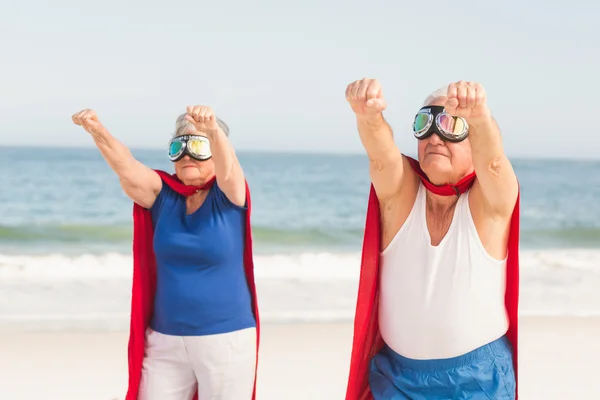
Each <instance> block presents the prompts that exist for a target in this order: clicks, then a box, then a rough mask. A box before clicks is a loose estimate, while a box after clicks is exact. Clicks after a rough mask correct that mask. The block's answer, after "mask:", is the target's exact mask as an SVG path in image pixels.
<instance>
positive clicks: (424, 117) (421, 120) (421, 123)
mask: <svg viewBox="0 0 600 400" xmlns="http://www.w3.org/2000/svg"><path fill="white" fill-rule="evenodd" d="M429 118H430V116H429V114H422V113H419V114H417V116H416V117H415V126H414V130H415V132H419V131H422V130H423V129H426V128H427V125H428V124H429Z"/></svg>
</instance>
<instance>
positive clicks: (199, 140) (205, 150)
mask: <svg viewBox="0 0 600 400" xmlns="http://www.w3.org/2000/svg"><path fill="white" fill-rule="evenodd" d="M186 154H187V155H188V156H190V157H191V158H193V159H194V160H198V161H206V160H208V159H209V158H211V157H212V153H211V152H210V142H209V140H208V138H207V137H205V136H200V135H182V136H177V137H174V138H173V139H171V141H170V142H169V160H171V161H172V162H175V161H179V160H181V159H182V158H183V157H184V156H185V155H186Z"/></svg>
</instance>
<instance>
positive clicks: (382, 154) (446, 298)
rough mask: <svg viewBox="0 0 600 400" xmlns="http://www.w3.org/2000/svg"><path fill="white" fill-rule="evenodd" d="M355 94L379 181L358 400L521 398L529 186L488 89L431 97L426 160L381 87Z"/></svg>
mask: <svg viewBox="0 0 600 400" xmlns="http://www.w3.org/2000/svg"><path fill="white" fill-rule="evenodd" d="M346 99H347V101H348V102H349V103H350V106H351V108H352V111H354V113H355V114H356V119H357V124H358V131H359V133H360V138H361V141H362V143H363V146H364V147H365V150H366V152H367V155H368V157H369V160H370V175H371V181H372V185H371V195H370V198H369V207H368V211H367V221H366V227H365V238H364V244H363V255H362V265H361V276H360V283H359V292H358V300H357V308H356V316H355V322H354V343H353V349H352V360H351V367H350V376H349V381H348V388H347V394H346V399H347V400H359V399H360V400H363V399H375V400H380V399H381V400H383V399H394V400H400V399H402V400H404V399H411V400H425V399H427V400H441V399H470V400H479V399H481V400H484V399H485V400H489V399H494V400H502V399H507V400H508V399H510V400H513V399H516V398H517V379H516V377H517V309H518V279H519V278H518V240H519V235H518V230H519V185H518V182H517V178H516V176H515V173H514V171H513V168H512V166H511V164H510V162H509V161H508V159H507V158H506V155H505V154H504V151H503V148H502V141H501V136H500V132H499V129H498V126H497V124H496V123H495V120H494V119H493V118H492V115H491V112H490V109H489V108H488V105H487V103H486V94H485V91H484V89H483V87H482V86H481V85H480V84H477V83H472V82H463V81H460V82H457V83H452V84H450V85H448V86H447V87H444V88H442V89H439V90H437V91H435V92H433V93H432V94H431V95H429V96H428V97H427V99H426V100H425V103H424V104H423V107H422V108H421V109H420V110H418V112H417V114H416V116H415V119H414V123H413V133H414V136H415V137H416V138H417V139H418V140H417V143H418V161H417V160H414V159H412V158H410V157H407V156H405V155H403V154H402V153H400V151H399V150H398V148H397V147H396V145H395V143H394V140H393V135H392V130H391V128H390V126H389V125H388V124H387V123H386V121H385V120H384V117H383V114H382V112H383V110H385V108H386V105H387V104H386V101H385V99H384V97H383V93H382V89H381V86H380V84H379V83H378V82H377V81H376V80H372V79H362V80H359V81H356V82H354V83H352V84H350V85H349V86H348V88H347V89H346Z"/></svg>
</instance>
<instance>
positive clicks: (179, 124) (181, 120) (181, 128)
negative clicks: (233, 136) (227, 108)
mask: <svg viewBox="0 0 600 400" xmlns="http://www.w3.org/2000/svg"><path fill="white" fill-rule="evenodd" d="M186 116H187V114H181V115H180V116H179V117H177V120H176V121H175V132H174V133H173V137H177V136H181V135H187V134H188V132H189V130H190V129H192V130H195V129H196V127H195V126H194V124H192V123H191V122H190V121H188V120H187V118H186ZM217 125H219V128H221V130H222V131H223V132H224V133H225V135H226V136H229V127H228V126H227V124H226V123H225V122H224V121H223V120H221V119H220V118H217Z"/></svg>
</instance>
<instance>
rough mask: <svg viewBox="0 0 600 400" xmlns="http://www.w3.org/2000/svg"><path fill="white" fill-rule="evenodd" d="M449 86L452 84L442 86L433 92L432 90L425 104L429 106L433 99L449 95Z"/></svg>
mask: <svg viewBox="0 0 600 400" xmlns="http://www.w3.org/2000/svg"><path fill="white" fill-rule="evenodd" d="M448 86H450V85H445V86H442V87H441V88H439V89H436V90H434V91H433V92H431V93H430V94H429V96H427V98H425V101H423V105H424V106H428V105H430V104H431V102H432V101H433V100H435V99H439V98H440V97H446V96H448Z"/></svg>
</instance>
